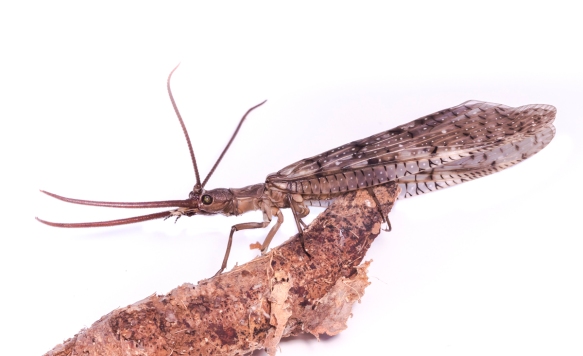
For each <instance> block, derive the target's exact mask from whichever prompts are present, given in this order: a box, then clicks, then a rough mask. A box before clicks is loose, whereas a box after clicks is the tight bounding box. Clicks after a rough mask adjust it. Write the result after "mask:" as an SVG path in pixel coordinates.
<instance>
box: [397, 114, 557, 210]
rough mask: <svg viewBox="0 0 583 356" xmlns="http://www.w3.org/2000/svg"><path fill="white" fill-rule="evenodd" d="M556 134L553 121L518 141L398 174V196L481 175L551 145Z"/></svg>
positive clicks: (414, 193) (427, 191)
mask: <svg viewBox="0 0 583 356" xmlns="http://www.w3.org/2000/svg"><path fill="white" fill-rule="evenodd" d="M554 135H555V128H554V127H553V125H550V124H549V125H547V126H545V127H544V128H543V129H542V130H540V131H539V132H536V133H535V134H534V135H531V136H528V137H526V138H524V139H523V140H522V141H519V142H510V143H507V144H505V145H503V146H500V147H497V148H495V149H493V150H491V151H488V152H483V153H479V154H476V155H472V156H468V157H464V158H461V159H459V160H457V161H454V162H450V163H446V164H444V165H443V166H439V167H436V168H433V169H431V170H429V171H426V172H423V173H419V174H414V175H409V176H406V177H402V178H399V179H398V180H397V182H398V183H399V186H400V187H401V194H400V195H399V199H402V198H408V197H411V196H415V195H420V194H423V193H429V192H432V191H435V190H439V189H442V188H447V187H450V186H453V185H456V184H460V183H463V182H467V181H470V180H473V179H476V178H481V177H484V176H487V175H489V174H492V173H496V172H499V171H501V170H503V169H506V168H508V167H512V166H513V165H515V164H517V163H519V162H522V161H524V160H525V159H527V158H529V157H530V156H532V155H534V154H536V153H537V152H539V151H540V150H542V149H543V148H544V147H545V146H546V145H548V144H549V143H550V142H551V140H552V139H553V137H554Z"/></svg>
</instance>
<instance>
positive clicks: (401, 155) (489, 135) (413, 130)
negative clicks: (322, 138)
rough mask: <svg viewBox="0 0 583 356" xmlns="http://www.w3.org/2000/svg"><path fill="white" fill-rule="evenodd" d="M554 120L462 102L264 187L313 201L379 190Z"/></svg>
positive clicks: (547, 110) (540, 112) (528, 110)
mask: <svg viewBox="0 0 583 356" xmlns="http://www.w3.org/2000/svg"><path fill="white" fill-rule="evenodd" d="M555 114H556V109H555V108H554V107H553V106H550V105H526V106H522V107H518V108H511V107H508V106H505V105H501V104H493V103H486V102H480V101H467V102H465V103H463V104H460V105H458V106H455V107H452V108H449V109H445V110H441V111H438V112H436V113H433V114H431V115H427V116H424V117H422V118H419V119H417V120H414V121H411V122H409V123H407V124H405V125H401V126H398V127H396V128H394V129H391V130H388V131H384V132H381V133H379V134H376V135H373V136H370V137H367V138H364V139H361V140H358V141H354V142H351V143H349V144H346V145H342V146H340V147H337V148H334V149H332V150H329V151H326V152H324V153H322V154H319V155H317V156H313V157H310V158H307V159H304V160H301V161H299V162H296V163H293V164H291V165H289V166H287V167H285V168H283V169H282V170H280V171H279V172H277V173H274V174H271V175H269V176H268V177H267V183H269V184H271V185H272V186H274V187H275V188H277V189H280V190H283V191H287V192H290V193H300V194H303V195H312V196H319V195H329V194H334V193H339V192H342V191H347V190H354V189H359V188H364V187H367V186H373V185H377V184H383V183H386V182H387V181H391V180H398V179H403V177H409V176H416V175H419V174H421V173H427V172H428V171H430V170H435V169H437V168H438V167H442V166H444V165H447V164H448V163H451V164H453V165H455V162H456V161H459V160H460V159H462V158H467V157H472V156H474V157H478V156H479V154H480V153H486V152H494V149H495V148H499V147H502V146H509V145H516V144H518V143H520V142H522V141H524V140H525V139H526V138H529V137H532V136H536V134H537V133H539V132H541V131H544V130H545V129H546V128H548V127H552V121H553V120H554V118H555ZM551 138H552V136H551ZM466 163H467V164H469V161H467V162H466ZM458 164H459V162H458ZM453 165H452V166H451V167H454V166H453ZM451 167H450V168H449V170H450V171H452V172H453V170H455V169H454V168H451ZM465 173H467V172H465ZM403 182H404V181H403ZM406 183H410V182H404V183H403V184H406Z"/></svg>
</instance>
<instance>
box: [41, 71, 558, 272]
mask: <svg viewBox="0 0 583 356" xmlns="http://www.w3.org/2000/svg"><path fill="white" fill-rule="evenodd" d="M174 70H176V68H175V69H174ZM174 70H173V71H172V72H171V73H170V76H169V77H168V92H169V95H170V99H171V101H172V104H173V106H174V109H175V111H176V114H177V116H178V119H179V121H180V124H181V125H182V128H183V131H184V134H185V137H186V139H187V143H188V146H189V149H190V152H191V157H192V161H193V166H194V170H195V175H196V181H197V182H196V184H195V186H194V188H193V190H192V192H190V196H189V198H188V199H185V200H170V201H159V202H140V203H116V202H99V201H90V200H79V199H71V198H65V197H61V196H58V195H56V194H53V193H48V192H44V191H43V192H44V193H46V194H48V195H50V196H52V197H55V198H57V199H60V200H63V201H66V202H70V203H76V204H83V205H94V206H107V207H118V208H154V207H177V209H175V210H172V211H166V212H161V213H154V214H150V215H144V216H138V217H133V218H127V219H120V220H113V221H105V222H91V223H71V224H68V223H52V222H47V221H44V220H41V219H38V218H37V219H38V220H39V221H41V222H43V223H45V224H47V225H51V226H56V227H96V226H112V225H121V224H130V223H134V222H139V221H146V220H152V219H157V218H168V217H172V216H175V217H176V218H179V217H180V216H183V215H186V216H193V215H215V214H223V215H226V216H230V215H241V214H244V213H246V212H249V211H253V210H260V211H262V212H263V222H257V223H254V222H250V223H242V224H236V225H234V226H233V227H232V228H231V233H230V235H229V242H228V245H227V251H226V253H225V257H224V259H223V264H222V267H221V269H220V270H219V272H218V273H220V272H222V271H223V270H224V269H225V267H226V264H227V259H228V256H229V252H230V249H231V244H232V238H233V233H234V232H235V231H238V230H244V229H255V228H264V227H267V226H268V225H269V224H270V223H271V220H272V219H273V217H274V216H275V217H277V221H276V223H275V224H274V226H273V227H272V228H271V230H270V231H269V233H268V234H267V237H266V238H265V241H264V242H263V244H262V246H261V250H262V252H264V251H265V250H267V248H268V247H269V244H270V242H271V239H272V238H273V236H274V235H275V233H276V232H277V230H278V229H279V226H280V225H281V224H282V223H283V215H282V213H281V209H284V208H291V210H292V212H293V215H294V219H295V221H296V225H297V227H298V231H299V233H300V237H302V238H303V235H302V227H301V225H303V226H304V227H305V226H306V225H305V224H304V223H303V222H302V220H301V218H303V217H305V216H306V215H307V214H308V213H309V208H308V206H327V205H329V204H330V202H331V201H332V200H333V199H334V198H335V197H337V196H338V195H341V194H343V193H344V192H347V191H351V190H356V189H368V190H369V192H370V193H371V194H372V197H373V199H375V200H376V197H375V196H374V194H373V193H372V190H371V189H370V188H371V187H373V186H375V185H380V184H386V183H387V182H390V181H396V182H397V183H398V184H399V185H400V186H401V195H400V198H407V197H410V196H414V195H419V194H423V193H427V192H430V191H434V190H438V189H441V188H445V187H448V186H451V185H455V184H459V183H462V182H465V181H469V180H472V179H475V178H479V177H482V176H486V175H488V174H491V173H495V172H497V171H500V170H502V169H505V168H508V167H510V166H512V165H514V164H516V163H518V162H521V161H522V160H524V159H526V158H528V157H530V156H532V155H534V154H535V153H537V152H538V151H540V150H541V149H542V148H544V147H545V146H546V145H547V144H548V143H549V142H550V141H551V140H552V138H553V136H554V133H555V129H554V127H553V125H552V122H553V120H554V118H555V115H556V109H555V108H554V107H553V106H551V105H526V106H522V107H518V108H511V107H508V106H505V105H500V104H493V103H486V102H480V101H467V102H465V103H463V104H460V105H458V106H455V107H452V108H449V109H445V110H441V111H439V112H436V113H433V114H431V115H427V116H425V117H422V118H419V119H417V120H414V121H411V122H409V123H407V124H404V125H401V126H399V127H396V128H394V129H391V130H388V131H384V132H381V133H379V134H376V135H373V136H370V137H367V138H364V139H361V140H358V141H354V142H351V143H349V144H346V145H342V146H340V147H337V148H334V149H332V150H329V151H326V152H324V153H322V154H319V155H317V156H313V157H310V158H307V159H303V160H301V161H298V162H296V163H293V164H291V165H288V166H287V167H285V168H283V169H282V170H280V171H279V172H277V173H273V174H270V175H268V176H267V178H266V181H265V183H261V184H254V185H250V186H247V187H243V188H230V189H225V188H218V189H212V190H205V189H204V186H205V184H206V183H207V181H208V179H209V178H210V176H211V175H212V173H213V172H214V170H215V169H216V167H217V165H218V164H219V162H220V161H221V159H222V157H223V156H224V154H225V153H226V151H227V150H228V148H229V146H230V145H231V143H232V141H233V139H234V138H235V136H236V135H237V132H238V130H239V128H240V127H241V125H242V123H243V122H244V120H245V118H246V117H247V115H248V114H249V113H250V112H251V111H252V110H253V109H255V108H257V107H258V106H260V105H262V104H263V103H264V102H263V103H261V104H259V105H257V106H255V107H253V108H251V109H249V110H248V111H247V113H246V114H245V115H244V116H243V118H242V119H241V121H240V123H239V126H238V127H237V129H236V130H235V133H234V134H233V136H232V137H231V140H230V141H229V143H228V144H227V146H226V147H225V149H224V151H223V153H222V154H221V156H220V157H219V159H218V160H217V162H216V163H215V165H214V167H213V168H212V169H211V171H210V173H209V174H208V176H207V177H206V178H205V180H204V181H203V182H202V183H200V177H199V174H198V168H197V165H196V160H195V158H194V153H193V150H192V145H191V144H190V139H189V137H188V133H187V131H186V127H185V126H184V122H183V121H182V118H181V116H180V113H179V112H178V108H177V106H176V103H175V102H174V99H173V97H172V92H171V90H170V78H171V76H172V73H173V72H174ZM377 205H378V204H377ZM381 214H382V212H381ZM383 219H385V217H384V215H383ZM385 221H386V222H387V223H388V219H387V220H385ZM389 226H390V225H389ZM302 241H303V240H302ZM306 253H307V251H306Z"/></svg>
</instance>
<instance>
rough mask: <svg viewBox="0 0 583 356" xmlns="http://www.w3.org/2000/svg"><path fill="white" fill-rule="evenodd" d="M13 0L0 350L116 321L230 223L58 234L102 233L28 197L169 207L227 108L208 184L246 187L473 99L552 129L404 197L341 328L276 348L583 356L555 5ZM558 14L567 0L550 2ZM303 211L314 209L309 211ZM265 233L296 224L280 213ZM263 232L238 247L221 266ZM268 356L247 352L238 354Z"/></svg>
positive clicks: (574, 111)
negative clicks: (539, 143)
mask: <svg viewBox="0 0 583 356" xmlns="http://www.w3.org/2000/svg"><path fill="white" fill-rule="evenodd" d="M402 3H404V2H398V3H397V2H384V3H383V4H380V3H373V2H358V4H357V3H356V2H354V3H351V4H346V3H341V2H328V3H326V2H323V3H320V4H319V5H316V4H314V3H313V2H294V3H289V4H287V5H281V4H278V5H273V4H272V3H271V2H254V1H253V2H246V4H245V5H241V4H238V3H235V2H232V3H231V2H222V3H221V4H217V5H213V6H200V5H198V4H189V5H187V4H186V3H180V2H164V3H162V2H160V3H159V4H158V5H152V4H145V3H137V2H136V3H122V2H104V1H100V2H97V3H94V4H91V5H88V4H85V3H80V2H69V3H67V2H20V3H19V4H20V5H19V7H9V6H7V5H2V6H1V9H0V30H1V35H0V36H1V37H0V40H1V49H0V50H1V55H0V64H1V65H0V119H1V120H2V121H1V122H2V124H1V125H2V126H1V128H0V145H1V147H0V149H1V150H0V152H1V153H0V154H1V158H2V161H1V165H2V169H1V172H2V174H1V175H0V177H1V178H0V179H1V184H0V189H1V190H2V231H3V232H2V234H1V235H2V236H1V238H0V258H1V260H0V282H1V283H0V287H1V288H2V289H1V290H0V313H1V314H0V315H1V316H2V323H0V345H1V350H2V354H5V355H17V354H18V355H39V354H42V353H44V352H46V351H48V350H50V349H51V348H52V347H54V346H55V345H56V344H58V343H60V342H62V341H63V340H64V339H66V338H68V337H71V336H73V335H74V334H75V333H77V332H78V331H79V330H80V329H81V328H83V327H89V326H90V325H91V324H92V323H93V322H94V321H96V320H97V319H99V318H100V317H101V316H102V315H104V314H107V313H109V312H110V311H111V310H113V309H115V308H117V307H123V306H126V305H128V304H131V303H133V302H136V301H138V300H141V299H143V298H145V297H147V296H148V295H150V294H152V293H155V292H156V293H159V294H163V293H167V292H168V291H170V290H171V289H172V288H175V287H176V286H178V285H180V284H182V283H185V282H192V283H196V282H197V281H199V280H201V279H203V278H206V277H209V276H211V275H212V274H214V272H215V271H216V270H217V269H218V267H219V265H220V262H221V260H222V257H223V253H224V248H225V245H226V241H227V236H228V232H229V229H230V226H231V225H233V224H235V223H237V222H246V221H259V220H260V214H259V213H250V214H248V215H246V216H243V217H239V218H225V217H213V218H207V217H192V218H183V219H180V220H179V221H178V223H176V224H174V223H173V222H171V221H151V222H147V223H141V224H135V225H131V226H122V227H111V228H101V229H87V230H63V229H56V228H50V227H47V226H44V225H41V224H39V223H37V222H36V221H35V220H34V217H35V216H39V217H42V218H45V219H48V220H53V221H59V222H74V221H96V220H103V219H110V218H121V217H127V216H132V215H134V214H141V213H146V212H144V211H129V210H118V209H105V208H91V207H82V206H76V205H71V204H66V203H63V202H60V201H57V200H54V199H50V198H49V197H46V196H43V195H42V194H40V193H39V192H38V189H39V188H41V189H45V190H48V191H51V192H55V193H58V194H62V195H65V196H70V197H76V198H82V199H95V200H113V201H144V200H164V199H183V198H186V197H187V195H188V192H189V191H190V190H191V189H192V186H193V184H194V175H193V172H192V167H191V163H190V160H189V156H188V150H187V148H186V144H185V142H184V140H183V137H182V133H181V131H180V127H179V125H178V123H177V121H176V119H175V117H174V113H173V110H172V107H171V105H170V102H169V100H168V98H167V94H166V87H165V85H166V82H165V81H166V77H167V75H168V73H169V72H170V70H171V69H172V68H173V67H174V66H175V65H176V64H177V63H178V62H182V65H181V67H180V68H179V69H178V70H177V72H176V73H175V76H174V81H173V89H174V93H175V96H176V99H177V101H178V104H179V107H180V109H181V111H182V114H183V116H184V118H185V120H186V124H187V126H188V128H189V130H190V135H191V138H192V139H193V144H194V149H195V152H196V154H197V157H198V160H199V167H200V169H201V171H202V175H203V176H205V175H206V172H208V170H209V169H210V167H211V166H212V164H213V163H214V161H215V160H216V158H217V157H218V154H219V152H220V150H221V149H222V147H223V146H224V144H225V143H226V142H227V140H228V138H229V137H230V135H231V133H232V131H233V129H234V127H235V125H236V123H237V122H238V120H239V118H240V117H241V116H242V114H243V113H244V112H245V111H246V110H247V109H248V108H249V107H251V106H253V105H255V104H257V103H259V102H261V101H262V100H264V99H268V102H267V103H266V104H265V105H264V106H263V107H261V108H260V109H258V110H256V111H255V112H254V113H253V114H252V115H251V116H250V117H249V119H248V122H247V123H246V124H245V126H244V127H243V129H242V130H241V132H240V134H239V137H238V139H237V140H236V142H235V143H234V144H233V146H232V148H231V150H230V152H229V153H228V154H227V156H226V157H225V159H224V160H223V162H222V164H221V165H220V167H219V169H218V170H217V171H216V173H215V175H214V176H213V177H212V179H211V180H210V182H209V184H208V186H207V188H216V187H226V188H228V187H241V186H245V185H248V184H253V183H260V182H263V181H264V180H265V177H266V176H267V174H269V173H272V172H275V171H277V170H279V169H280V168H282V167H284V166H286V165H288V164H290V163H292V162H295V161H297V160H299V159H302V158H305V157H308V156H312V155H315V154H318V153H320V152H322V151H325V150H327V149H330V148H333V147H336V146H338V145H341V144H343V143H346V142H350V141H352V140H355V139H359V138H363V137H366V136H368V135H371V134H375V133H377V132H380V131H383V130H387V129H390V128H392V127H395V126H397V125H399V124H402V123H405V122H408V121H410V120H413V119H415V118H418V117H420V116H423V115H426V114H429V113H431V112H434V111H437V110H440V109H444V108H447V107H450V106H454V105H457V104H459V103H461V102H463V101H466V100H469V99H476V100H484V101H491V102H497V103H503V104H506V105H510V106H520V105H525V104H532V103H541V104H552V105H555V106H556V107H557V108H558V115H557V119H556V121H555V126H556V128H557V135H556V137H555V139H554V140H553V142H552V143H551V144H550V145H549V146H548V147H547V148H546V149H544V150H543V151H542V152H540V153H539V154H537V155H536V156H534V157H532V158H531V159H529V160H528V161H526V162H524V163H521V164H520V165H518V166H516V167H514V168H512V169H509V170H508V171H505V172H502V173H499V174H496V175H494V176H490V177H487V178H483V179H480V180H478V181H475V182H471V183H468V184H464V185H461V186H458V187H455V188H451V189H446V190H444V191H441V192H437V193H434V194H429V195H427V196H421V197H416V198H414V199H409V200H405V201H399V202H398V204H396V205H395V207H394V209H393V212H392V213H391V221H392V224H393V232H391V233H383V234H382V235H381V236H380V237H379V238H378V239H377V241H375V243H374V244H373V246H372V248H371V250H370V251H369V253H368V255H367V259H373V260H374V262H373V264H372V266H371V268H370V280H371V282H372V285H371V286H369V287H368V288H367V290H366V294H365V295H364V297H363V298H362V303H361V304H357V305H356V306H355V308H354V310H353V314H354V317H353V318H352V319H350V320H349V323H348V329H347V330H345V331H344V332H343V333H341V334H340V335H338V336H335V337H323V338H322V339H321V341H320V342H318V341H317V340H316V339H315V338H313V337H311V336H305V337H295V338H291V339H288V340H285V341H283V342H282V343H281V354H282V355H298V354H303V355H363V354H373V353H374V354H390V355H493V354H497V355H525V354H531V355H550V354H557V355H580V354H582V353H583V344H582V343H581V338H582V335H583V323H582V320H583V303H582V302H581V301H582V300H583V259H582V255H583V237H582V235H583V234H581V220H580V219H581V217H580V212H581V207H580V201H581V198H582V196H581V192H580V188H579V185H580V179H581V177H583V175H582V173H583V172H582V170H581V161H582V158H581V157H583V156H582V155H583V149H582V147H581V141H580V140H581V138H582V137H583V129H582V124H581V119H582V116H583V113H582V112H583V111H582V109H581V105H582V102H583V69H582V63H583V54H582V49H581V48H582V46H581V35H582V34H583V27H582V26H581V19H580V11H579V10H577V9H575V8H571V7H569V6H564V5H562V3H561V2H558V1H554V2H540V1H538V2H534V1H530V2H516V1H514V2H513V1H487V2H473V3H472V2H459V3H458V2H452V1H436V2H423V1H421V2H408V3H407V4H406V5H404V4H402ZM565 3H566V2H565ZM314 212H315V213H317V211H316V209H314ZM284 214H285V217H286V223H285V224H284V225H283V227H282V229H281V230H280V233H278V234H277V235H276V237H275V240H274V243H273V246H276V245H278V244H279V243H281V242H283V241H284V240H286V239H287V237H288V236H291V235H292V234H294V233H295V230H294V229H295V226H294V224H293V223H290V222H291V221H292V220H291V215H290V214H289V212H285V213H284ZM266 233H267V231H259V230H257V231H245V232H239V233H237V235H236V240H235V243H234V246H233V252H232V254H231V259H230V265H229V269H230V268H231V267H232V266H233V265H234V264H235V263H236V262H238V263H244V262H247V261H249V260H250V259H252V258H253V257H255V256H256V255H257V251H256V250H254V251H250V250H249V249H248V245H249V244H250V243H252V242H255V241H257V240H261V239H262V238H263V237H264V236H265V234H266ZM255 354H256V355H264V352H263V351H258V352H255Z"/></svg>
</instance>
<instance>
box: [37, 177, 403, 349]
mask: <svg viewBox="0 0 583 356" xmlns="http://www.w3.org/2000/svg"><path fill="white" fill-rule="evenodd" d="M374 192H375V194H376V196H377V198H378V200H379V202H380V203H381V206H382V209H383V211H384V213H385V214H386V213H388V212H389V211H390V209H391V207H392V205H393V203H394V201H395V199H396V197H397V196H398V187H397V186H396V185H395V184H394V183H390V184H387V185H384V186H377V187H375V188H374ZM381 223H382V219H381V216H380V214H379V211H378V209H377V207H376V205H375V202H374V200H373V199H372V198H371V196H370V195H369V193H368V192H367V191H366V190H358V191H355V192H349V193H347V194H345V195H343V196H341V197H340V198H338V199H337V200H336V201H335V202H334V203H333V204H332V205H331V206H330V207H329V208H328V209H326V211H324V212H323V213H322V214H320V215H319V216H318V217H317V218H316V219H315V220H314V221H313V222H312V223H311V224H310V226H309V227H308V228H307V229H306V231H305V232H304V236H305V240H306V249H307V250H308V251H309V252H310V254H311V258H309V257H308V256H306V254H305V253H304V252H303V250H302V247H301V244H300V241H299V238H298V236H297V235H296V236H294V237H292V238H291V239H290V240H288V241H287V242H285V243H284V244H282V245H281V246H278V247H276V248H274V249H272V250H271V251H270V252H269V253H267V254H266V255H265V256H261V257H258V258H256V259H254V260H253V261H251V262H249V263H246V264H244V265H241V266H238V267H235V268H234V269H233V270H232V271H230V272H227V273H224V274H222V275H220V276H217V277H213V278H211V279H207V280H203V281H200V282H199V284H198V285H193V284H190V283H185V284H183V285H182V286H180V287H178V288H176V289H174V290H172V291H171V292H170V293H168V294H166V295H152V296H149V297H147V298H146V299H144V300H141V301H139V302H137V303H134V304H132V305H129V306H127V307H125V308H120V309H116V310H114V311H112V312H111V313H109V314H107V315H105V316H103V317H102V318H101V319H100V320H98V321H97V322H95V323H94V324H93V325H92V326H91V327H90V328H88V329H84V330H82V331H80V332H79V333H78V334H77V335H75V336H74V337H73V338H71V339H68V340H67V341H65V342H64V343H63V344H61V345H58V346H56V347H55V348H54V349H53V350H51V351H49V352H48V353H46V354H45V355H47V356H57V355H59V356H69V355H71V356H73V355H148V356H150V355H151V356H154V355H156V356H162V355H164V356H168V355H241V354H246V353H249V352H251V351H253V350H257V349H266V351H267V352H268V353H269V355H275V353H276V348H277V345H278V344H279V341H280V340H281V338H283V337H288V336H292V335H297V334H300V333H311V334H312V335H314V336H316V337H318V336H319V335H321V334H324V333H326V334H328V335H336V334H338V333H339V332H341V331H342V330H344V329H346V327H347V326H346V321H347V319H348V318H349V317H350V315H351V310H352V305H353V304H354V302H355V301H360V298H361V297H362V295H363V294H364V289H365V287H366V286H368V284H370V283H369V282H368V278H367V276H366V269H367V267H368V264H369V263H368V262H366V263H364V264H363V265H362V266H359V265H360V263H361V261H362V260H363V258H364V255H365V253H366V251H367V250H368V248H369V247H370V245H371V243H372V242H373V241H374V239H375V238H376V237H377V236H378V234H379V233H380V228H381Z"/></svg>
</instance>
